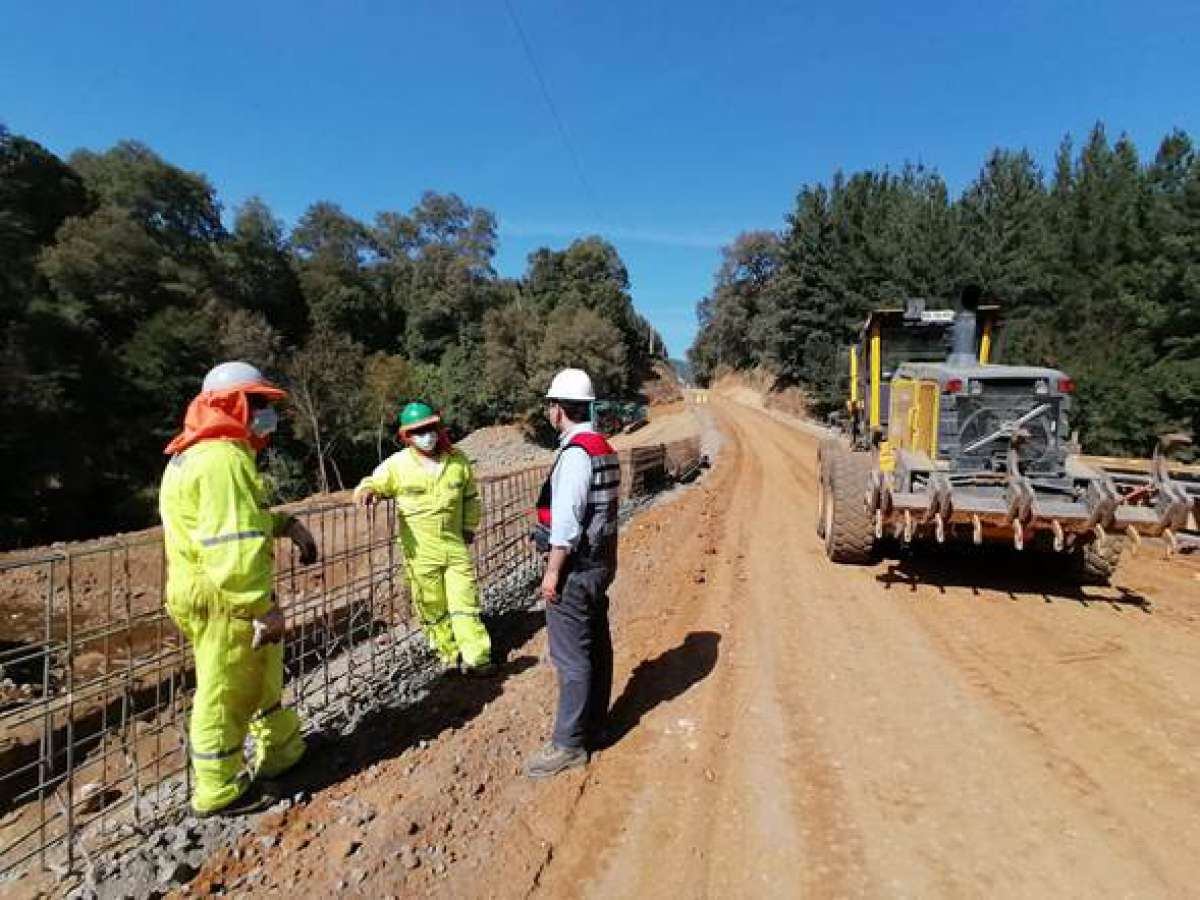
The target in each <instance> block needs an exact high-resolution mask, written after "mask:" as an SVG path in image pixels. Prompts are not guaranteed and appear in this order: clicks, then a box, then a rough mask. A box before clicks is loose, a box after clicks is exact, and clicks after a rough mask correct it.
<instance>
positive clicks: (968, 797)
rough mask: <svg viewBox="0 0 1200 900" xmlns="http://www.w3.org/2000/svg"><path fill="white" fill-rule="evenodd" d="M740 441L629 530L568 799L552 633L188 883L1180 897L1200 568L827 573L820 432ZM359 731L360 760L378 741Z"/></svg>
mask: <svg viewBox="0 0 1200 900" xmlns="http://www.w3.org/2000/svg"><path fill="white" fill-rule="evenodd" d="M709 408H710V409H711V410H712V412H713V414H714V415H715V416H716V418H717V420H718V422H719V423H720V425H721V427H722V429H723V431H724V432H725V434H726V437H727V442H726V444H725V448H724V449H723V450H722V453H721V457H720V459H719V461H718V464H717V466H716V468H715V469H714V471H713V472H712V473H710V474H709V475H708V476H706V478H705V479H704V481H703V482H701V483H700V484H699V485H697V486H696V487H694V488H692V489H689V490H687V491H685V492H683V493H681V494H680V495H679V496H678V497H677V498H676V499H675V500H674V501H673V502H671V503H669V504H662V505H659V506H656V507H654V508H652V509H650V510H649V511H648V512H646V513H644V514H643V515H641V516H639V517H638V518H637V519H636V520H635V521H634V523H633V524H632V525H631V526H630V527H629V528H627V529H626V531H625V534H624V536H623V538H622V554H623V555H622V564H621V565H622V568H621V574H620V577H619V579H618V583H617V585H616V587H615V591H614V632H615V641H616V647H617V681H616V685H615V697H616V700H615V707H614V720H615V722H616V723H617V726H618V732H619V734H620V738H619V740H618V741H617V742H616V743H615V745H614V746H613V747H612V748H611V749H609V750H607V751H605V752H603V753H601V754H599V755H598V757H597V758H595V759H594V760H593V762H592V764H591V765H589V767H588V768H587V769H586V770H584V771H576V772H572V773H569V774H566V775H564V776H560V777H559V778H557V779H555V780H553V781H552V782H550V783H531V782H528V781H527V780H525V779H524V778H522V777H521V776H520V775H519V774H518V771H519V765H520V759H521V757H522V756H523V755H524V754H525V753H526V752H528V751H530V750H532V749H534V748H535V747H536V746H537V745H538V743H539V742H540V741H541V740H542V739H543V735H544V733H545V731H546V730H547V728H548V725H549V719H550V715H551V710H552V706H553V699H554V694H553V675H552V673H551V671H550V669H549V667H548V664H541V665H534V663H535V662H537V661H538V660H539V658H540V657H541V656H542V654H543V652H544V634H543V633H541V632H540V631H538V632H536V633H533V634H532V636H528V635H529V634H530V633H531V632H532V631H533V628H532V627H530V628H528V629H526V630H525V631H524V632H523V633H521V634H520V635H519V637H518V638H514V641H515V645H514V646H513V647H512V649H511V653H510V659H511V660H513V662H512V663H511V664H510V666H509V670H508V674H507V676H506V677H505V678H504V679H503V680H502V681H499V682H497V683H496V684H494V685H482V686H481V685H479V684H477V683H462V682H453V683H452V684H448V685H447V686H446V688H445V689H444V690H443V691H442V692H441V694H440V695H439V696H438V697H437V698H435V700H434V701H433V702H431V703H430V704H427V705H425V706H424V707H423V708H422V709H420V710H414V711H413V712H412V713H411V714H409V715H408V716H407V717H406V718H404V719H403V720H399V721H388V722H385V723H376V725H375V727H374V729H373V730H371V731H369V732H368V733H366V734H365V736H364V738H363V740H362V741H360V742H359V743H358V745H356V746H350V747H346V748H343V750H342V751H341V752H343V753H345V754H348V755H349V756H350V758H351V759H350V761H351V763H352V762H353V760H354V759H355V758H361V759H362V760H363V761H364V764H365V763H366V762H367V761H368V760H369V762H370V765H369V766H365V767H363V768H362V769H361V771H358V773H357V774H356V775H354V776H353V777H351V778H349V779H347V780H344V781H341V782H339V783H337V784H335V785H334V786H332V787H329V788H327V789H325V790H323V791H321V792H319V793H317V794H316V795H315V796H314V797H313V799H312V801H311V802H309V803H307V804H305V805H303V806H300V807H297V808H294V809H292V810H290V811H288V812H287V813H286V814H284V815H281V816H280V815H277V816H275V817H272V818H270V819H268V820H264V821H263V822H261V823H259V826H258V832H257V834H256V835H252V836H250V837H248V838H246V839H244V840H243V841H242V843H241V844H239V846H238V847H236V848H231V850H230V852H229V853H226V854H221V855H219V856H218V857H217V858H215V859H214V860H213V861H212V862H211V863H210V865H209V866H207V867H206V868H205V870H204V871H203V872H202V873H201V875H200V877H199V878H198V879H197V881H196V882H194V883H193V885H192V886H191V888H190V890H189V893H205V892H208V891H211V890H224V891H227V892H230V891H231V892H242V891H243V890H251V889H253V890H271V889H275V890H280V891H283V892H284V893H289V894H290V893H294V892H297V891H303V892H308V893H310V894H312V895H314V896H315V895H322V896H323V895H326V894H327V893H329V892H331V891H335V890H337V891H342V892H344V893H348V894H354V893H359V894H362V895H365V896H373V897H381V896H387V895H395V896H403V895H412V894H418V893H419V894H423V895H425V894H432V895H435V896H446V897H451V896H453V897H464V896H496V897H525V896H530V895H533V896H547V897H558V896H578V895H586V896H603V897H614V896H620V897H625V896H663V897H667V896H670V897H728V896H756V897H763V896H766V897H771V896H798V895H799V896H818V897H820V896H846V895H861V896H930V895H941V896H944V895H954V896H958V895H963V894H974V895H978V894H1000V895H1004V896H1039V897H1042V896H1062V895H1071V896H1083V895H1088V896H1096V895H1118V894H1119V895H1143V896H1184V895H1188V894H1191V893H1193V892H1194V891H1195V884H1196V878H1197V875H1198V874H1200V864H1198V863H1197V860H1200V803H1198V802H1197V800H1196V798H1197V797H1198V796H1200V705H1198V701H1200V654H1198V653H1197V652H1196V648H1197V638H1198V637H1200V570H1198V569H1197V567H1196V565H1195V563H1194V562H1188V561H1180V562H1175V563H1172V564H1169V565H1167V564H1163V563H1161V562H1160V561H1158V559H1157V558H1155V555H1154V554H1152V553H1150V552H1149V551H1148V550H1147V551H1144V552H1143V555H1142V556H1141V557H1140V558H1138V559H1135V560H1132V561H1129V562H1126V563H1125V564H1123V566H1122V569H1121V570H1120V571H1119V573H1118V576H1117V578H1116V586H1115V587H1113V588H1105V589H1099V588H1086V589H1082V590H1080V589H1078V588H1075V587H1072V586H1070V585H1069V584H1064V583H1055V582H1054V581H1052V580H1051V579H1049V578H1048V577H1047V576H1046V573H1045V572H1044V571H1040V570H1039V569H1038V567H1037V566H1036V565H1035V564H1034V563H1033V562H1032V561H1031V560H1030V559H1029V558H1012V557H1010V556H1006V555H1003V554H1001V555H998V556H996V557H994V558H989V557H980V556H977V555H967V556H951V555H947V554H919V555H916V556H913V557H911V558H905V559H902V560H895V559H892V560H890V561H884V562H881V563H880V564H878V565H876V566H872V567H864V568H850V567H836V566H833V565H831V564H830V563H828V562H827V561H826V560H825V558H824V555H823V553H822V551H821V548H820V545H819V542H818V540H817V538H816V536H815V533H814V530H813V527H812V523H813V519H814V516H815V473H814V469H813V466H814V461H815V449H816V448H815V438H813V437H812V436H811V435H809V434H807V433H805V432H803V431H801V430H798V429H795V428H793V427H790V426H789V425H787V424H786V423H784V422H781V421H780V420H779V419H778V418H777V417H773V416H771V415H769V414H767V413H764V412H762V411H759V410H755V409H751V408H748V407H746V406H742V405H739V404H736V403H732V402H730V401H728V400H721V399H720V398H714V402H713V403H712V404H711V405H710V407H709ZM368 744H369V745H370V746H369V747H368V746H367V745H368Z"/></svg>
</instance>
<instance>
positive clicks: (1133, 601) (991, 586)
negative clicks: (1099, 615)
mask: <svg viewBox="0 0 1200 900" xmlns="http://www.w3.org/2000/svg"><path fill="white" fill-rule="evenodd" d="M1066 565H1067V560H1066V559H1064V558H1063V557H1062V556H1056V555H1054V554H1050V553H1038V552H1023V553H1018V552H1017V551H1015V550H1009V549H1007V548H1003V547H985V548H975V547H950V548H945V549H939V548H937V547H913V548H911V549H910V550H908V551H906V552H903V553H900V554H898V555H897V558H895V559H891V560H889V561H888V563H887V570H886V571H885V572H882V573H880V574H879V575H876V576H875V580H876V581H878V582H879V583H880V584H882V585H883V587H884V589H885V590H891V589H892V588H894V587H897V586H901V587H907V588H908V589H909V591H912V592H915V591H916V590H917V587H918V585H928V586H931V587H934V588H936V589H938V590H939V591H941V592H942V593H943V594H944V593H945V592H946V589H947V588H967V589H969V590H970V591H971V592H972V593H973V594H975V596H979V595H980V594H981V593H982V592H984V591H991V592H994V593H1000V594H1007V595H1008V597H1009V599H1010V600H1014V601H1016V600H1023V599H1028V597H1030V596H1035V597H1040V598H1042V600H1043V601H1044V602H1045V603H1053V602H1054V601H1056V600H1069V601H1072V602H1074V603H1078V604H1080V605H1082V606H1091V605H1092V604H1102V605H1107V606H1109V607H1111V608H1114V609H1118V610H1119V609H1124V608H1133V609H1139V610H1141V611H1142V612H1144V613H1147V614H1148V613H1151V612H1152V611H1153V606H1152V605H1151V603H1150V601H1149V600H1148V599H1147V598H1146V597H1144V596H1142V595H1141V594H1139V593H1137V592H1135V591H1131V590H1129V589H1128V588H1125V587H1120V586H1119V585H1112V586H1090V585H1088V586H1085V585H1081V584H1080V583H1079V582H1078V581H1073V580H1072V578H1071V576H1070V574H1069V572H1067V571H1065V569H1066ZM1118 577H1119V570H1118Z"/></svg>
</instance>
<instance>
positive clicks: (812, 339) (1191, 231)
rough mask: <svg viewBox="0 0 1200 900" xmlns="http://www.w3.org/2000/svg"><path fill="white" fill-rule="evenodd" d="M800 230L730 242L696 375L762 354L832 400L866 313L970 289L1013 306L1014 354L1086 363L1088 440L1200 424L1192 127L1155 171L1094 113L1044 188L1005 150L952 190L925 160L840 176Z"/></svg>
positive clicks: (1074, 365)
mask: <svg viewBox="0 0 1200 900" xmlns="http://www.w3.org/2000/svg"><path fill="white" fill-rule="evenodd" d="M787 224H788V227H787V229H786V231H785V232H784V233H783V234H782V235H781V236H779V237H778V238H775V236H773V235H763V234H761V233H758V234H755V233H751V234H746V235H742V236H741V237H739V238H738V240H736V241H735V242H734V244H733V245H731V246H730V247H729V248H727V249H726V251H725V264H724V265H723V266H722V268H721V270H720V271H719V272H718V274H717V279H716V283H715V285H714V290H713V293H712V295H711V296H710V297H708V298H705V299H704V300H703V301H701V303H700V305H699V307H698V310H697V312H698V318H699V321H700V332H699V335H698V337H697V339H696V342H695V344H694V345H693V346H692V348H691V349H690V350H689V352H688V357H689V360H690V361H691V363H692V365H693V367H694V369H695V372H696V375H697V377H698V378H700V379H701V380H705V379H708V378H711V377H712V375H713V373H714V372H715V371H716V369H717V368H718V367H720V366H728V367H732V368H748V367H753V366H765V367H767V368H768V369H770V370H771V371H773V372H774V373H775V374H776V376H777V377H778V379H779V380H780V381H781V382H782V383H785V384H787V383H794V384H803V385H804V386H805V387H806V389H807V392H808V393H809V394H810V395H811V396H812V397H813V398H814V399H815V400H816V401H817V403H818V405H819V406H824V407H825V408H832V407H834V406H836V405H837V404H838V403H839V402H840V400H841V398H842V393H843V390H842V383H841V382H842V370H843V369H844V363H843V362H842V359H841V348H843V347H844V346H845V345H846V344H848V343H849V342H850V341H851V340H853V338H854V336H855V333H856V331H857V328H858V326H859V325H860V323H861V322H862V321H863V318H864V317H865V315H866V314H867V312H868V311H869V310H870V309H872V308H874V307H876V306H882V305H895V304H897V303H899V302H901V301H902V300H903V299H904V298H905V297H908V296H923V297H926V298H929V299H930V300H932V301H934V302H937V301H942V302H943V303H945V302H948V301H950V300H951V299H952V298H953V297H955V296H956V295H957V293H958V290H959V289H960V288H961V287H962V286H963V285H964V284H966V283H974V284H978V285H980V286H981V287H982V288H983V290H984V292H985V295H986V296H988V297H990V298H994V299H996V300H998V301H999V302H1000V303H1001V304H1002V305H1003V307H1004V309H1005V316H1006V318H1007V320H1008V325H1007V334H1006V345H1007V346H1006V356H1007V361H1010V362H1024V363H1034V364H1045V365H1053V366H1058V367H1060V368H1063V369H1065V370H1067V371H1068V372H1070V373H1071V374H1072V375H1073V377H1074V378H1075V380H1076V381H1077V383H1078V384H1079V393H1078V397H1077V401H1078V403H1077V407H1076V410H1075V424H1076V426H1077V427H1078V428H1079V431H1080V435H1081V438H1082V440H1083V442H1084V445H1085V446H1086V447H1087V448H1088V449H1090V450H1093V451H1095V452H1108V453H1120V454H1130V455H1141V454H1146V453H1148V452H1149V450H1150V449H1151V447H1152V446H1153V443H1154V440H1155V437H1156V435H1158V434H1161V433H1163V432H1165V431H1170V430H1184V431H1190V432H1193V433H1196V432H1197V429H1198V428H1200V337H1198V335H1200V161H1198V159H1197V155H1196V153H1195V150H1194V147H1193V145H1192V142H1191V139H1190V138H1188V136H1187V135H1185V134H1183V133H1181V132H1176V133H1174V134H1171V135H1169V136H1168V137H1167V138H1166V139H1165V140H1164V141H1163V142H1162V146H1161V148H1160V150H1159V152H1158V154H1157V156H1156V159H1155V161H1154V162H1153V163H1152V164H1151V165H1149V166H1147V165H1143V164H1142V163H1141V162H1140V160H1139V159H1138V156H1137V152H1136V150H1135V148H1134V146H1133V144H1132V142H1131V141H1129V140H1128V139H1127V138H1125V137H1122V138H1120V139H1119V140H1117V141H1116V143H1115V144H1113V143H1110V142H1109V140H1108V138H1107V136H1106V134H1105V131H1104V128H1103V126H1100V125H1097V126H1096V127H1095V128H1094V129H1093V130H1092V132H1091V133H1090V134H1089V135H1088V139H1087V141H1086V142H1085V143H1084V145H1083V146H1082V147H1081V149H1080V150H1079V152H1078V153H1075V152H1074V151H1073V149H1072V145H1071V143H1070V141H1069V140H1064V142H1063V144H1062V146H1061V147H1060V148H1059V152H1058V154H1057V156H1056V158H1055V165H1054V171H1053V173H1052V176H1051V177H1050V180H1049V183H1047V180H1046V178H1045V177H1044V176H1043V174H1042V173H1041V171H1040V170H1039V169H1038V167H1037V165H1036V164H1035V163H1034V161H1033V159H1032V158H1031V157H1030V155H1029V154H1028V153H1027V152H1025V151H1020V152H1012V151H1006V150H996V151H994V152H993V153H992V154H991V156H989V158H988V159H987V161H986V162H985V163H984V166H983V168H982V169H981V171H980V173H979V175H978V177H977V178H976V179H975V180H974V181H973V182H972V183H971V184H970V185H968V186H967V188H966V189H965V190H964V191H963V193H962V196H961V197H959V198H958V199H957V200H955V201H953V202H951V201H950V199H949V197H948V196H947V192H946V189H945V185H944V184H943V183H942V181H941V179H940V178H938V176H937V175H936V174H933V173H931V172H928V171H926V170H924V169H922V168H920V167H913V166H906V167H905V168H904V169H902V170H901V171H900V173H899V174H893V173H890V172H887V171H884V172H882V173H877V172H859V173H855V174H854V175H851V176H850V177H849V178H847V177H845V176H843V175H841V174H840V173H839V174H837V175H835V176H834V177H833V179H832V180H831V182H830V183H829V184H828V185H816V186H805V187H804V188H802V189H801V191H800V192H799V194H798V196H797V198H796V204H795V207H794V209H793V211H792V213H791V214H790V215H789V216H788V220H787ZM773 241H774V243H773ZM764 272H765V273H766V275H765V277H759V276H760V273H764ZM1197 436H1200V434H1198V435H1197Z"/></svg>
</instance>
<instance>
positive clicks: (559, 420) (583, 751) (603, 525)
mask: <svg viewBox="0 0 1200 900" xmlns="http://www.w3.org/2000/svg"><path fill="white" fill-rule="evenodd" d="M595 399H596V394H595V391H594V390H593V388H592V381H591V378H589V377H588V375H587V373H586V372H584V371H582V370H581V369H564V370H563V371H561V372H559V373H558V374H557V375H556V376H555V377H554V381H553V382H551V385H550V390H549V391H548V392H547V394H546V417H547V419H549V421H550V424H552V425H553V426H554V427H555V429H556V430H557V431H558V433H559V435H560V438H559V450H558V455H557V456H556V457H555V460H554V467H553V468H552V469H551V470H550V475H549V477H548V478H547V479H546V482H545V484H543V485H542V492H541V495H540V496H539V498H538V504H537V506H538V509H537V512H538V540H539V546H541V547H543V549H545V550H547V551H548V557H547V560H546V572H545V575H544V576H543V578H542V587H541V593H542V599H543V600H544V601H545V603H546V632H547V636H548V638H549V643H550V659H551V661H552V662H553V663H554V667H555V669H556V670H557V672H558V712H557V715H556V717H555V723H554V736H553V739H552V740H551V741H550V742H549V743H548V744H546V745H545V746H544V747H543V748H542V749H541V750H539V751H538V752H537V753H535V754H534V755H533V756H532V757H531V758H530V759H529V761H528V762H527V763H526V766H525V773H526V774H527V775H529V776H530V777H531V778H546V777H549V776H551V775H556V774H558V773H559V772H561V771H563V770H564V769H569V768H573V767H575V766H581V765H583V764H584V763H586V762H587V755H588V751H589V750H595V749H598V748H599V747H600V746H602V745H603V744H604V742H605V739H606V731H605V724H606V719H607V717H608V705H609V699H610V697H611V695H612V669H613V653H612V635H611V633H610V631H609V625H608V588H609V585H611V584H612V581H613V578H614V577H615V576H616V572H617V508H618V504H619V500H620V486H621V466H620V463H619V461H618V459H617V453H616V451H615V450H613V448H612V447H611V446H610V445H609V443H608V441H606V440H605V439H604V437H603V436H602V435H600V434H598V433H597V432H596V430H595V429H594V428H592V424H591V405H592V402H593V401H594V400H595Z"/></svg>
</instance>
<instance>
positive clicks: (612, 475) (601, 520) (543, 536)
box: [534, 431, 621, 561]
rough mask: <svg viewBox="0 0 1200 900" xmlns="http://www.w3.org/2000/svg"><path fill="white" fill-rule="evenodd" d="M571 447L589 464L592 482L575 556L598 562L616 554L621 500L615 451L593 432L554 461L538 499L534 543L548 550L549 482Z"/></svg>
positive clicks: (551, 493)
mask: <svg viewBox="0 0 1200 900" xmlns="http://www.w3.org/2000/svg"><path fill="white" fill-rule="evenodd" d="M572 447H579V448H580V449H582V450H583V451H584V452H585V453H587V455H588V457H589V458H590V460H591V463H592V481H591V484H590V485H589V487H588V499H587V508H586V510H585V511H584V515H583V522H582V523H581V524H582V527H583V534H582V535H581V536H580V540H579V543H578V545H577V546H576V547H575V550H574V555H576V556H579V557H581V558H593V559H596V560H597V561H600V560H603V559H606V558H608V556H609V554H610V552H612V553H615V551H616V542H617V510H618V506H619V504H620V499H621V463H620V460H619V459H618V457H617V451H616V450H614V449H613V448H612V445H611V444H609V442H608V441H607V440H605V438H604V436H603V435H601V434H597V433H596V432H594V431H583V432H580V433H579V434H577V435H575V436H574V437H573V438H571V440H570V441H569V442H568V443H567V445H566V446H565V447H563V448H562V449H561V450H560V451H559V452H558V456H556V457H555V459H554V466H552V467H551V468H550V473H549V474H548V475H547V476H546V480H545V482H543V484H542V489H541V492H540V493H539V494H538V499H537V510H536V512H537V527H536V528H535V529H534V540H535V541H537V544H538V548H539V549H541V550H543V551H546V550H549V548H550V527H551V523H552V518H553V514H552V509H553V505H554V489H553V487H552V479H553V477H554V469H555V468H557V467H558V460H559V459H560V458H561V457H562V455H563V454H564V453H566V452H567V451H568V450H570V449H571V448H572Z"/></svg>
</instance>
